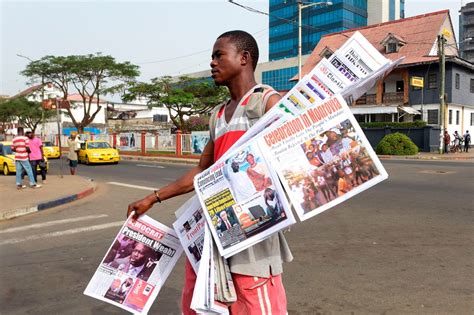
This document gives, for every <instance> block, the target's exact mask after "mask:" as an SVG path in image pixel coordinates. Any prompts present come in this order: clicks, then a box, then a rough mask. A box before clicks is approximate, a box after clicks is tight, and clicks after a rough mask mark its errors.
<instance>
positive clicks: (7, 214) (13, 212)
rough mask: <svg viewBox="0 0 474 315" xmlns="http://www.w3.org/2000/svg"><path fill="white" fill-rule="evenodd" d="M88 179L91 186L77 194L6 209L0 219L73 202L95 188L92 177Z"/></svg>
mask: <svg viewBox="0 0 474 315" xmlns="http://www.w3.org/2000/svg"><path fill="white" fill-rule="evenodd" d="M89 181H90V182H91V183H92V187H89V188H87V189H85V190H83V191H81V192H79V193H77V194H74V195H69V196H65V197H61V198H58V199H54V200H50V201H46V202H42V203H40V204H38V205H36V206H33V207H26V208H19V209H15V210H9V211H6V212H4V213H2V214H0V221H4V220H10V219H13V218H16V217H20V216H23V215H27V214H30V213H35V212H38V211H43V210H46V209H50V208H54V207H57V206H60V205H63V204H66V203H70V202H73V201H75V200H79V199H82V198H84V197H87V196H89V195H91V194H92V193H93V192H94V191H95V190H96V189H97V185H96V183H95V182H94V181H93V180H92V179H89Z"/></svg>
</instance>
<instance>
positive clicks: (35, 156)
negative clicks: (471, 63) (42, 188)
mask: <svg viewBox="0 0 474 315" xmlns="http://www.w3.org/2000/svg"><path fill="white" fill-rule="evenodd" d="M26 136H27V137H28V139H29V147H30V154H29V157H30V164H31V169H32V170H33V177H34V178H35V182H38V177H37V174H36V169H37V168H38V165H41V164H40V162H44V155H43V142H41V139H39V138H36V137H35V134H34V133H33V132H27V133H26ZM40 170H41V181H42V182H43V184H45V183H46V167H40Z"/></svg>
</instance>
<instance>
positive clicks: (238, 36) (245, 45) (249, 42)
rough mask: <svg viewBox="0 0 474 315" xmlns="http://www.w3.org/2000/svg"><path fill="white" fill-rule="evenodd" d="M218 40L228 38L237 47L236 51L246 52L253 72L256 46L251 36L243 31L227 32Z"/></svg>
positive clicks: (255, 64)
mask: <svg viewBox="0 0 474 315" xmlns="http://www.w3.org/2000/svg"><path fill="white" fill-rule="evenodd" d="M219 38H229V39H230V40H231V41H232V42H233V43H234V44H235V47H237V49H238V51H239V52H240V51H243V50H246V51H248V52H249V53H250V57H252V67H253V70H255V69H256V68H257V63H258V45H257V41H256V40H255V38H253V36H252V35H250V34H249V33H247V32H245V31H239V30H236V31H229V32H225V33H224V34H222V35H220V36H219V37H217V39H219Z"/></svg>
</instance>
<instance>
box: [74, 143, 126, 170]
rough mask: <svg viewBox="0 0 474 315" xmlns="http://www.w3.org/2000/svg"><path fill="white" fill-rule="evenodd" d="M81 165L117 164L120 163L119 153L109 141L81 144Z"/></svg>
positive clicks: (79, 154) (79, 156) (79, 157)
mask: <svg viewBox="0 0 474 315" xmlns="http://www.w3.org/2000/svg"><path fill="white" fill-rule="evenodd" d="M77 156H78V159H79V163H85V164H91V163H115V164H117V163H118V162H119V161H120V155H119V153H118V151H117V150H116V149H114V148H112V147H111V146H110V144H109V143H108V142H107V141H99V140H91V141H85V142H84V143H82V144H81V149H80V150H79V153H78V154H77Z"/></svg>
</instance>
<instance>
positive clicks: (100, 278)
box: [84, 215, 183, 314]
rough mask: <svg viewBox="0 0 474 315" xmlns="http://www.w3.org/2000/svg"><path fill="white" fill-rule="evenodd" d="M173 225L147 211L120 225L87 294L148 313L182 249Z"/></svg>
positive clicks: (88, 286)
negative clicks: (171, 226) (145, 213)
mask: <svg viewBox="0 0 474 315" xmlns="http://www.w3.org/2000/svg"><path fill="white" fill-rule="evenodd" d="M182 250H183V249H182V247H181V244H180V242H179V239H178V237H177V235H176V234H175V232H174V231H173V229H170V228H169V227H167V226H165V225H163V224H161V223H159V222H157V221H155V220H153V219H152V218H150V217H148V216H146V215H143V216H141V217H140V218H139V219H137V220H136V221H133V220H132V217H131V216H130V217H129V218H128V219H127V220H126V221H125V223H124V225H123V226H122V228H121V229H120V232H119V233H118V235H117V237H116V238H115V239H114V241H113V242H112V245H111V246H110V248H109V250H108V251H107V253H106V254H105V257H104V258H103V259H102V261H101V263H100V265H99V267H98V268H97V270H96V272H95V273H94V275H93V276H92V279H91V280H90V282H89V284H88V285H87V287H86V289H85V291H84V294H85V295H88V296H91V297H94V298H96V299H99V300H102V301H104V302H107V303H110V304H113V305H115V306H118V307H120V308H122V309H124V310H127V311H129V312H131V313H134V314H146V313H147V312H148V310H149V309H150V307H151V305H152V304H153V302H154V300H155V299H156V297H157V296H158V292H159V291H160V289H161V287H162V286H163V285H164V282H165V281H166V279H167V277H168V275H169V274H170V272H171V270H172V269H173V267H174V266H175V264H176V261H177V260H178V258H179V256H180V255H181V253H182Z"/></svg>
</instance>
